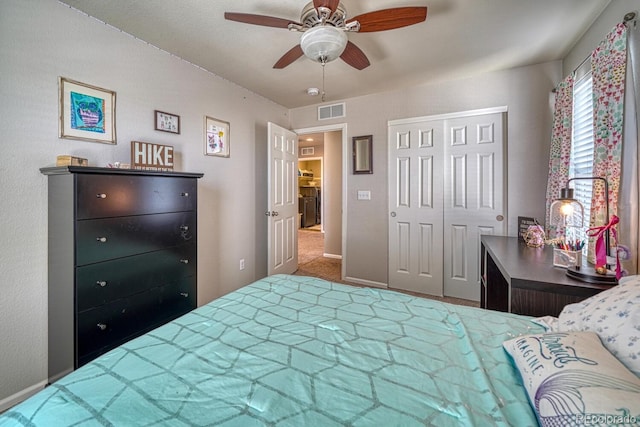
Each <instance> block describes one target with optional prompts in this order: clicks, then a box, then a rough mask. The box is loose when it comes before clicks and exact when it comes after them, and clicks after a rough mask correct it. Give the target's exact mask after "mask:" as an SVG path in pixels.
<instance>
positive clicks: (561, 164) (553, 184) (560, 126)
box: [546, 74, 573, 238]
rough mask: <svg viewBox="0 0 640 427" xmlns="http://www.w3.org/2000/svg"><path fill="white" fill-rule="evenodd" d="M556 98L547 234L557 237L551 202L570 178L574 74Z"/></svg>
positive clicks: (548, 192)
mask: <svg viewBox="0 0 640 427" xmlns="http://www.w3.org/2000/svg"><path fill="white" fill-rule="evenodd" d="M555 94H556V100H555V106H554V114H553V130H552V134H551V152H550V154H549V179H548V181H547V211H546V224H547V236H548V237H550V238H554V237H556V234H557V231H558V230H556V229H555V227H556V224H551V221H550V208H551V203H553V201H554V200H556V199H557V198H558V196H559V195H560V189H561V188H564V187H565V186H566V185H567V180H568V179H569V161H570V157H571V123H572V114H573V74H572V75H570V76H568V77H567V78H565V79H564V81H562V82H561V83H560V84H559V85H558V86H557V87H556V89H555Z"/></svg>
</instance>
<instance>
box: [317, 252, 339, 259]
mask: <svg viewBox="0 0 640 427" xmlns="http://www.w3.org/2000/svg"><path fill="white" fill-rule="evenodd" d="M322 256H323V257H325V258H333V259H342V255H336V254H324V253H323V254H322Z"/></svg>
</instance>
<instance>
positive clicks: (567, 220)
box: [549, 188, 584, 237]
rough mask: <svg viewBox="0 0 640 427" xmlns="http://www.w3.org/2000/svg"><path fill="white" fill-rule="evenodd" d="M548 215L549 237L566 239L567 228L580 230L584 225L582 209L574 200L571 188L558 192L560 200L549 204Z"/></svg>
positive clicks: (580, 204)
mask: <svg viewBox="0 0 640 427" xmlns="http://www.w3.org/2000/svg"><path fill="white" fill-rule="evenodd" d="M549 214H550V216H549V221H550V224H549V229H550V233H551V234H552V236H550V237H567V236H566V232H567V228H582V227H583V225H584V207H583V206H582V203H580V202H578V201H577V200H576V199H574V197H573V189H572V188H563V189H561V190H560V198H559V199H557V200H555V201H554V202H553V203H552V204H551V208H550V212H549ZM553 234H555V236H553Z"/></svg>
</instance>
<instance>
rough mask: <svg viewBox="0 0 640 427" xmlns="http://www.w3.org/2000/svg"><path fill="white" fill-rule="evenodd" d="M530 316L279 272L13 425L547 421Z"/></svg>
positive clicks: (84, 378)
mask: <svg viewBox="0 0 640 427" xmlns="http://www.w3.org/2000/svg"><path fill="white" fill-rule="evenodd" d="M542 331H543V329H542V328H541V327H540V326H538V325H536V324H534V323H532V322H531V321H530V319H529V318H527V317H522V316H516V315H511V314H506V313H498V312H493V311H488V310H481V309H478V308H473V307H463V306H456V305H450V304H445V303H440V302H438V301H434V300H429V299H426V298H419V297H412V296H409V295H406V294H401V293H397V292H392V291H387V290H380V289H370V288H358V287H351V286H347V285H341V284H336V283H330V282H326V281H323V280H320V279H317V278H312V277H301V276H286V275H276V276H271V277H267V278H265V279H262V280H260V281H258V282H255V283H253V284H251V285H248V286H246V287H244V288H242V289H239V290H237V291H235V292H232V293H230V294H228V295H226V296H224V297H221V298H219V299H217V300H215V301H213V302H211V303H209V304H207V305H204V306H202V307H199V308H197V309H195V310H194V311H192V312H190V313H188V314H186V315H184V316H182V317H180V318H178V319H176V320H174V321H173V322H171V323H168V324H166V325H164V326H162V327H160V328H158V329H156V330H153V331H151V332H149V333H147V334H146V335H143V336H141V337H139V338H136V339H134V340H132V341H130V342H128V343H126V344H124V345H122V346H121V347H119V348H117V349H115V350H113V351H111V352H109V353H107V354H105V355H103V356H101V357H99V358H98V359H96V360H94V361H93V362H91V363H89V364H88V365H86V366H84V367H82V368H80V369H78V370H76V371H74V372H72V373H71V374H69V375H67V376H66V377H64V378H62V379H60V380H59V381H58V382H56V383H54V384H52V385H51V386H49V387H47V388H45V389H44V390H42V391H41V392H39V393H38V394H36V395H35V396H33V397H31V398H30V399H28V400H26V401H25V402H23V403H21V404H20V405H18V406H16V407H14V408H13V409H11V410H9V411H8V412H6V413H4V414H3V415H2V416H0V425H1V426H13V425H19V426H47V427H48V426H55V427H58V426H83V427H84V426H106V425H113V426H163V425H164V426H172V427H173V426H241V427H247V426H322V427H330V426H414V425H415V426H422V425H433V426H438V427H444V426H491V425H496V426H513V425H518V426H536V425H537V422H536V418H535V415H534V413H533V411H532V410H531V408H530V406H529V403H528V400H527V396H526V392H525V390H524V388H523V387H522V384H521V380H520V377H519V374H518V373H517V371H516V369H515V368H514V366H513V365H512V363H511V361H510V359H509V357H508V356H507V354H506V353H505V352H504V350H503V348H502V342H503V341H504V340H506V339H509V338H513V337H515V336H517V335H521V334H526V333H537V332H542Z"/></svg>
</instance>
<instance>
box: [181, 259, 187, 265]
mask: <svg viewBox="0 0 640 427" xmlns="http://www.w3.org/2000/svg"><path fill="white" fill-rule="evenodd" d="M180 262H181V263H183V264H189V260H188V259H181V260H180Z"/></svg>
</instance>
